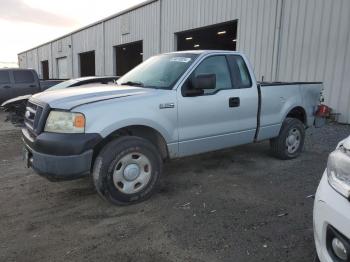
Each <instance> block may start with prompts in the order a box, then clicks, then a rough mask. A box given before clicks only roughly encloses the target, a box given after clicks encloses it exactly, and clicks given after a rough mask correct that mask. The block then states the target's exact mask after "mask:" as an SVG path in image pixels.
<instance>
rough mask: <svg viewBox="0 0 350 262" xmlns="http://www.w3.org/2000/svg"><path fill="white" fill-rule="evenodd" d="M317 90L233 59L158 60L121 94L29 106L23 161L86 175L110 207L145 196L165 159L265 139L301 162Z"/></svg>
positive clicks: (85, 92) (134, 75)
mask: <svg viewBox="0 0 350 262" xmlns="http://www.w3.org/2000/svg"><path fill="white" fill-rule="evenodd" d="M321 87H322V84H321V83H257V81H256V79H255V77H254V74H253V69H252V67H251V66H250V65H249V63H248V61H247V58H246V57H245V56H244V55H243V54H241V53H239V52H229V51H187V52H175V53H168V54H162V55H158V56H154V57H152V58H150V59H148V60H146V61H145V62H144V63H142V64H141V65H139V66H138V67H136V68H135V69H133V70H131V71H130V72H129V73H127V74H126V75H125V76H123V77H121V78H120V79H119V80H118V87H109V86H106V87H104V88H101V87H98V88H93V87H90V88H73V89H66V90H57V91H52V92H45V93H41V94H37V95H34V96H32V97H31V98H30V100H29V102H28V105H27V111H26V114H25V125H26V127H25V128H23V129H22V132H23V141H24V144H25V159H26V162H27V164H28V166H31V167H32V168H33V169H34V170H35V171H36V172H37V173H38V174H40V175H42V176H45V177H46V178H48V179H50V180H67V179H74V178H79V177H82V176H87V175H89V174H92V178H93V181H94V184H95V187H96V189H97V191H98V193H99V194H100V195H101V196H102V197H103V198H105V199H107V200H109V201H111V202H112V203H114V204H129V203H135V202H139V201H141V200H144V199H146V198H148V197H149V196H150V195H151V194H152V192H154V189H155V187H156V185H157V182H158V181H159V178H160V176H161V173H162V165H163V161H164V160H167V159H175V158H180V157H185V156H190V155H195V154H200V153H204V152H209V151H214V150H219V149H224V148H228V147H234V146H237V145H242V144H247V143H252V142H257V141H262V140H267V139H269V140H270V143H271V150H272V152H273V154H274V155H275V156H276V157H278V158H280V159H292V158H295V157H298V156H299V154H300V153H301V151H302V148H303V144H304V138H305V128H307V127H310V126H311V125H313V123H314V113H315V110H316V108H317V106H318V104H319V99H320V92H321Z"/></svg>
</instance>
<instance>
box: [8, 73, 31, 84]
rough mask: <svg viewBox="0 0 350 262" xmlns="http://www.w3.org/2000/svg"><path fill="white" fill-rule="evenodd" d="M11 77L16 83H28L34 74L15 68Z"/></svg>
mask: <svg viewBox="0 0 350 262" xmlns="http://www.w3.org/2000/svg"><path fill="white" fill-rule="evenodd" d="M13 77H14V79H15V83H17V84H30V83H33V82H34V76H33V73H32V72H31V71H26V70H15V71H13Z"/></svg>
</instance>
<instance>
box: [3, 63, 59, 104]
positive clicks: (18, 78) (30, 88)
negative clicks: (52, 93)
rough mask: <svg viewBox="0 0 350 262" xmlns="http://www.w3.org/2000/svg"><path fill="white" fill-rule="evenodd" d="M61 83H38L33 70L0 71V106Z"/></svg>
mask: <svg viewBox="0 0 350 262" xmlns="http://www.w3.org/2000/svg"><path fill="white" fill-rule="evenodd" d="M62 81H63V80H46V81H40V79H39V77H38V74H37V72H36V71H35V70H33V69H8V68H7V69H0V104H2V103H3V102H5V101H6V100H9V99H11V98H14V97H17V96H22V95H28V94H35V93H38V92H41V91H44V90H45V89H47V88H49V87H51V86H53V85H56V84H58V83H60V82H62Z"/></svg>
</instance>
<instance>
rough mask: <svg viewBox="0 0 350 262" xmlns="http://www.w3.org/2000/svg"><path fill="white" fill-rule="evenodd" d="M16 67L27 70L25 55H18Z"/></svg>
mask: <svg viewBox="0 0 350 262" xmlns="http://www.w3.org/2000/svg"><path fill="white" fill-rule="evenodd" d="M18 67H19V68H27V53H26V52H25V53H21V54H18Z"/></svg>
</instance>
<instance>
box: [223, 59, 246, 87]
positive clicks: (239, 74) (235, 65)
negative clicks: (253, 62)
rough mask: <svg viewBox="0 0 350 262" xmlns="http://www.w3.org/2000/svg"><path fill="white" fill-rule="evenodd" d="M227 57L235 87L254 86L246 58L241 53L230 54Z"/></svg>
mask: <svg viewBox="0 0 350 262" xmlns="http://www.w3.org/2000/svg"><path fill="white" fill-rule="evenodd" d="M227 58H228V62H229V65H230V69H231V75H232V81H233V87H234V88H249V87H252V79H251V77H250V74H249V71H248V67H247V65H246V64H245V62H244V59H243V58H242V57H241V56H239V55H229V56H227Z"/></svg>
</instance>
